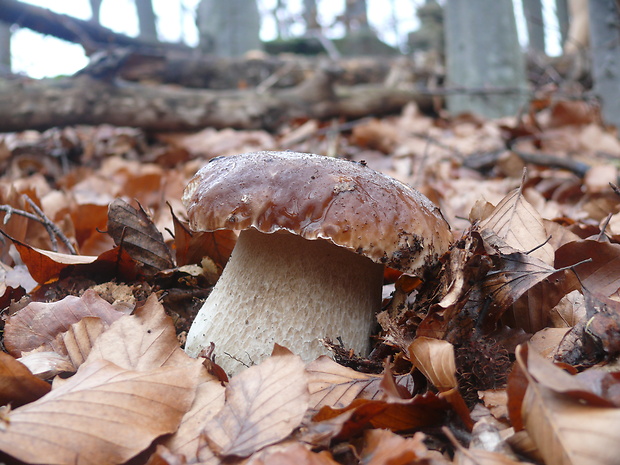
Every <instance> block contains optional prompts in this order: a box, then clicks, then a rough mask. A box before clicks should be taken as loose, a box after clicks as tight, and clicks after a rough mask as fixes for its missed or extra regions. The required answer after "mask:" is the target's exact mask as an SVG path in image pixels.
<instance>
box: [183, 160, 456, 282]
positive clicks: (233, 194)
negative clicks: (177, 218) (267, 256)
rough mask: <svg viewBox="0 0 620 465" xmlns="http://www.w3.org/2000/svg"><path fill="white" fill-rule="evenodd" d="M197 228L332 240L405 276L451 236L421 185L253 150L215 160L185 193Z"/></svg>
mask: <svg viewBox="0 0 620 465" xmlns="http://www.w3.org/2000/svg"><path fill="white" fill-rule="evenodd" d="M183 203H184V204H185V207H186V208H187V211H188V215H189V220H190V226H191V227H192V229H194V230H197V231H215V230H218V229H235V230H243V229H248V228H255V229H257V230H258V231H261V232H263V233H273V232H276V231H280V230H286V231H289V232H292V233H294V234H298V235H300V236H301V237H304V238H305V239H318V238H322V239H327V240H329V241H331V242H333V243H334V244H336V245H339V246H341V247H345V248H347V249H350V250H352V251H354V252H357V253H359V254H362V255H364V256H366V257H368V258H370V259H371V260H373V261H374V262H377V263H381V264H384V265H387V266H390V267H392V268H395V269H397V270H400V271H403V272H405V273H411V274H414V273H415V272H416V271H417V270H419V269H420V268H421V267H423V266H426V265H429V264H432V263H435V262H436V261H437V259H438V258H439V257H440V256H441V255H442V254H443V253H444V252H446V251H447V250H448V247H449V245H450V243H451V241H452V234H451V233H450V229H449V226H448V224H447V222H446V221H445V220H444V218H443V217H442V216H441V213H440V212H439V209H438V208H437V207H436V206H435V205H433V204H432V203H431V202H430V201H429V200H428V199H427V198H426V197H425V196H423V195H422V194H420V193H419V192H418V191H416V190H415V189H412V188H410V187H409V186H406V185H405V184H403V183H401V182H399V181H397V180H395V179H393V178H390V177H389V176H386V175H384V174H381V173H379V172H377V171H374V170H372V169H370V168H368V167H367V166H365V165H363V164H360V163H356V162H350V161H346V160H342V159H336V158H330V157H325V156H321V155H313V154H305V153H295V152H254V153H246V154H241V155H234V156H229V157H219V158H215V159H213V160H211V161H210V162H209V163H208V164H207V165H206V166H204V167H203V168H202V169H201V170H200V171H198V173H197V174H196V175H195V176H194V178H193V179H192V180H191V181H190V182H189V184H188V186H187V187H186V189H185V192H184V194H183Z"/></svg>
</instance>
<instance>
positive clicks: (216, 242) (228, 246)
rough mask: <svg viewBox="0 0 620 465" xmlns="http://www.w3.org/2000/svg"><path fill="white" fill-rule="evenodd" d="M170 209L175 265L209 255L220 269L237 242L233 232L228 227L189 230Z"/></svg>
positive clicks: (191, 261) (193, 261) (191, 262)
mask: <svg viewBox="0 0 620 465" xmlns="http://www.w3.org/2000/svg"><path fill="white" fill-rule="evenodd" d="M170 211H171V213H172V219H173V221H174V245H175V250H176V263H177V266H179V267H180V266H183V265H188V264H194V263H200V262H201V261H202V259H203V258H204V257H209V258H210V259H211V260H212V261H213V263H215V264H216V265H218V266H219V268H220V271H221V269H223V268H224V266H225V265H226V263H227V262H228V259H229V258H230V254H231V253H232V250H233V248H234V247H235V243H236V242H237V235H236V234H235V232H234V231H231V230H230V229H222V230H219V231H190V230H189V227H188V225H187V223H184V222H182V221H180V220H179V219H178V218H177V217H176V215H175V214H174V212H172V209H171V210H170Z"/></svg>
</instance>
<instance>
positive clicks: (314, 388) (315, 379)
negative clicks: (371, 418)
mask: <svg viewBox="0 0 620 465" xmlns="http://www.w3.org/2000/svg"><path fill="white" fill-rule="evenodd" d="M306 372H307V373H308V376H309V378H308V389H309V391H310V408H313V409H317V410H318V409H320V408H321V407H323V406H326V405H328V406H330V407H334V408H343V407H346V406H347V405H349V404H350V403H351V402H353V400H355V399H358V398H362V399H377V398H379V397H380V396H381V394H382V391H381V386H380V384H381V380H382V378H383V376H381V375H373V374H368V373H360V372H358V371H355V370H352V369H351V368H347V367H343V366H342V365H339V364H338V363H336V362H334V361H333V360H332V359H331V358H329V357H328V356H326V355H322V356H321V357H319V358H317V359H316V360H315V361H313V362H311V363H309V364H308V365H307V366H306ZM395 381H396V384H398V385H399V386H403V387H404V388H405V389H407V390H408V391H411V390H412V379H411V376H410V375H402V376H397V377H396V380H395Z"/></svg>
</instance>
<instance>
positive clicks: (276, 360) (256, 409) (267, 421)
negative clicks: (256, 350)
mask: <svg viewBox="0 0 620 465" xmlns="http://www.w3.org/2000/svg"><path fill="white" fill-rule="evenodd" d="M309 398H310V394H309V393H308V381H307V375H306V372H305V370H304V363H303V362H302V361H301V359H300V358H299V357H298V356H296V355H293V354H290V353H289V354H287V355H279V356H275V357H274V356H272V357H270V358H268V359H267V360H265V361H264V362H263V363H261V364H260V365H255V366H252V367H250V368H248V369H247V370H245V371H243V372H241V373H240V374H238V375H237V376H234V377H233V378H232V379H231V381H230V384H229V385H228V387H227V388H226V403H225V405H224V408H223V409H222V410H221V411H220V412H219V413H218V414H217V415H216V416H215V418H213V419H212V420H211V421H209V422H208V423H207V425H206V426H205V430H204V432H205V434H206V436H207V438H208V441H209V445H210V446H211V448H212V449H213V450H214V451H215V452H216V453H217V454H218V455H220V456H238V457H247V456H249V455H251V454H252V453H254V452H256V451H257V450H259V449H261V448H263V447H265V446H268V445H270V444H274V443H276V442H278V441H281V440H282V439H284V438H285V437H287V436H288V435H289V434H290V433H291V432H292V431H293V430H294V429H295V428H296V427H297V426H299V424H300V423H301V420H302V419H303V416H304V414H305V413H306V410H307V409H308V402H309Z"/></svg>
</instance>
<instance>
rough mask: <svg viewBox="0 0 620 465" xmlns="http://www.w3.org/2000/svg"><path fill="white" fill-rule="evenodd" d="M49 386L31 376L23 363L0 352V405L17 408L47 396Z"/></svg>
mask: <svg viewBox="0 0 620 465" xmlns="http://www.w3.org/2000/svg"><path fill="white" fill-rule="evenodd" d="M49 390H50V385H49V384H48V383H46V382H45V381H43V380H42V379H39V378H37V377H36V376H35V375H33V374H32V373H31V372H30V370H28V368H26V366H25V365H24V364H23V363H20V362H18V361H17V360H15V359H14V358H13V357H11V356H10V355H9V354H7V353H4V352H0V405H6V404H11V407H13V408H15V407H19V406H20V405H24V404H27V403H29V402H32V401H34V400H37V399H38V398H39V397H41V396H43V395H45V394H47V393H48V392H49Z"/></svg>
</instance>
